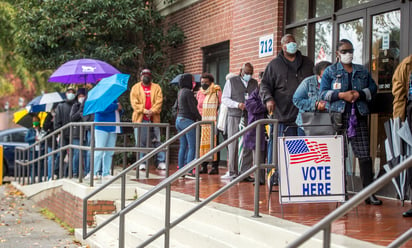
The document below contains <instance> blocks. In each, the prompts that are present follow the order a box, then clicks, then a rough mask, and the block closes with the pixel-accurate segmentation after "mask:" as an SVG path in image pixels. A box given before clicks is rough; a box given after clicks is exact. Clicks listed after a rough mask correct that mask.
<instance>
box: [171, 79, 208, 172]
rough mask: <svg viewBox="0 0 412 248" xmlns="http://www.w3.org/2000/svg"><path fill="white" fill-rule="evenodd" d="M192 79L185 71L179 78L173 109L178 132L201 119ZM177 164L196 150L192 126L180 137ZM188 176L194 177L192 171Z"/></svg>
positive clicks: (183, 164)
mask: <svg viewBox="0 0 412 248" xmlns="http://www.w3.org/2000/svg"><path fill="white" fill-rule="evenodd" d="M193 81H194V78H193V76H192V74H188V73H185V74H183V75H182V76H181V77H180V80H179V88H180V89H179V91H178V93H177V100H176V104H175V109H177V117H176V124H175V125H176V129H177V131H178V132H181V131H183V130H184V129H185V128H187V127H188V126H190V125H192V124H193V123H195V122H196V121H199V120H201V119H202V116H201V115H200V113H199V111H198V110H197V107H196V106H197V100H196V98H195V96H194V95H193V91H192V89H193ZM179 141H180V146H179V157H178V166H179V169H181V168H183V166H185V165H186V164H188V163H190V162H191V161H192V160H193V159H194V158H195V152H196V151H195V150H196V129H195V128H193V129H192V130H190V131H189V132H188V133H186V134H185V135H183V136H182V137H180V139H179ZM186 176H188V177H194V173H193V172H188V174H187V175H186Z"/></svg>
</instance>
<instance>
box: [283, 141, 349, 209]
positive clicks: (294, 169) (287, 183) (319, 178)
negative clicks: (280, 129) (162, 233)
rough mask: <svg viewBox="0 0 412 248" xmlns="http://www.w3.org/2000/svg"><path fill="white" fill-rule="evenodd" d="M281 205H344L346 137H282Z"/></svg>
mask: <svg viewBox="0 0 412 248" xmlns="http://www.w3.org/2000/svg"><path fill="white" fill-rule="evenodd" d="M278 144H279V147H278V158H279V173H280V187H279V195H280V197H279V200H280V203H298V202H337V201H339V202H343V201H345V180H344V178H345V174H344V153H343V149H344V148H343V137H342V136H341V135H338V136H322V137H309V136H299V137H280V138H279V142H278Z"/></svg>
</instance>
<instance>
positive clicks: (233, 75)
mask: <svg viewBox="0 0 412 248" xmlns="http://www.w3.org/2000/svg"><path fill="white" fill-rule="evenodd" d="M236 76H237V74H236V73H234V72H229V73H228V74H227V75H226V77H225V79H226V82H227V81H228V80H229V79H231V78H232V77H236ZM223 108H224V109H226V110H225V111H226V112H227V106H226V105H225V103H224V102H223V101H222V103H221V104H220V109H219V116H218V119H219V118H222V116H223V115H222V113H221V111H222V109H223ZM219 122H223V123H224V124H223V129H218V130H219V132H221V133H222V136H223V140H226V139H227V115H226V117H225V118H224V120H219ZM226 164H227V171H226V173H225V174H224V175H222V176H221V177H220V178H221V179H230V178H231V176H230V168H229V160H227V161H226Z"/></svg>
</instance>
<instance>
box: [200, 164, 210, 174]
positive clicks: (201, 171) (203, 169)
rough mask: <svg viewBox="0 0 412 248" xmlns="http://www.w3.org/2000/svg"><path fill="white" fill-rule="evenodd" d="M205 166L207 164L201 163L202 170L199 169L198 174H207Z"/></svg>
mask: <svg viewBox="0 0 412 248" xmlns="http://www.w3.org/2000/svg"><path fill="white" fill-rule="evenodd" d="M207 164H209V163H208V162H203V163H202V168H200V170H199V174H207Z"/></svg>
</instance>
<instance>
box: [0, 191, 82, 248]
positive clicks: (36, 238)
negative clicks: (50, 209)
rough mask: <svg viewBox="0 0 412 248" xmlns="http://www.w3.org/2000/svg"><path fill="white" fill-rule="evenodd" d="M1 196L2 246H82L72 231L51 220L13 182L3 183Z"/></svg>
mask: <svg viewBox="0 0 412 248" xmlns="http://www.w3.org/2000/svg"><path fill="white" fill-rule="evenodd" d="M0 196H1V199H0V248H37V247H44V248H46V247H47V248H50V247H55V248H63V247H65V248H66V247H67V248H75V247H82V246H81V244H80V243H76V242H75V241H74V236H73V235H71V234H70V232H69V230H67V229H65V228H64V227H62V226H60V224H58V223H57V222H55V221H54V220H51V219H48V218H47V217H46V216H45V215H43V214H42V213H41V208H40V207H38V206H37V205H36V204H35V202H34V201H32V200H30V199H27V197H25V196H24V195H23V194H22V193H21V192H20V191H18V190H16V189H15V188H14V187H13V186H11V185H10V184H4V185H1V186H0Z"/></svg>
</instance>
